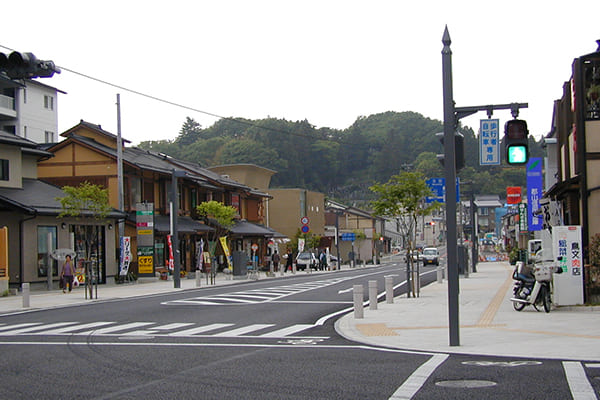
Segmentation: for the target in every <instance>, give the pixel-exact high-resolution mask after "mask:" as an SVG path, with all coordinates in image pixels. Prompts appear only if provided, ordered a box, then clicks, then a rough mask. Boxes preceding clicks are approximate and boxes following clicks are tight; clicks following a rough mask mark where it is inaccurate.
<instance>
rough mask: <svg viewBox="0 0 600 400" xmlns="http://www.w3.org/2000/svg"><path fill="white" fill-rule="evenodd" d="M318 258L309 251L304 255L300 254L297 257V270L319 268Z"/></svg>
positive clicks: (304, 252) (303, 253)
mask: <svg viewBox="0 0 600 400" xmlns="http://www.w3.org/2000/svg"><path fill="white" fill-rule="evenodd" d="M317 263H318V261H317V257H315V255H314V254H313V253H311V252H309V251H303V252H302V253H298V256H297V257H296V269H298V270H301V271H303V270H305V269H306V267H307V266H308V267H309V268H314V269H316V268H317Z"/></svg>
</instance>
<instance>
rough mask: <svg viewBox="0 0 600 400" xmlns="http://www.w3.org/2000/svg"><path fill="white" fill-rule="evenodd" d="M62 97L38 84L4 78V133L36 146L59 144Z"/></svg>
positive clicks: (0, 89) (0, 118)
mask: <svg viewBox="0 0 600 400" xmlns="http://www.w3.org/2000/svg"><path fill="white" fill-rule="evenodd" d="M58 93H63V94H65V92H63V91H61V90H58V89H56V88H54V87H52V86H48V85H45V84H43V83H40V82H38V81H34V80H30V79H26V80H21V81H12V80H9V79H3V78H0V130H2V131H3V132H8V133H12V134H13V135H17V136H20V137H22V138H25V139H29V140H31V141H33V142H36V143H55V142H57V141H58Z"/></svg>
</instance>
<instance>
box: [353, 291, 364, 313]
mask: <svg viewBox="0 0 600 400" xmlns="http://www.w3.org/2000/svg"><path fill="white" fill-rule="evenodd" d="M352 298H353V300H354V318H356V319H361V318H364V309H363V286H362V285H354V286H353V287H352Z"/></svg>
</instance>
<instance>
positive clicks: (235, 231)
mask: <svg viewBox="0 0 600 400" xmlns="http://www.w3.org/2000/svg"><path fill="white" fill-rule="evenodd" d="M229 232H231V234H232V235H238V236H263V237H274V236H275V235H276V234H277V233H278V232H276V231H274V230H273V229H270V228H267V227H266V226H263V225H259V224H254V223H252V222H248V221H246V220H240V221H236V223H235V225H234V226H233V227H231V228H230V229H229Z"/></svg>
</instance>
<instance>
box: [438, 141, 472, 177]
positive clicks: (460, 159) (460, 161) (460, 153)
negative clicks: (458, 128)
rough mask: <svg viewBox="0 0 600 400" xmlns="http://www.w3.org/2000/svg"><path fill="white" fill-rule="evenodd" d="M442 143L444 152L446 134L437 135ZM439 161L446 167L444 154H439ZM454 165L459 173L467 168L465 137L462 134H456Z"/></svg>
mask: <svg viewBox="0 0 600 400" xmlns="http://www.w3.org/2000/svg"><path fill="white" fill-rule="evenodd" d="M435 136H437V137H438V139H439V140H440V143H442V150H443V149H444V132H439V133H436V134H435ZM437 159H438V161H439V162H440V164H442V166H444V165H445V164H444V161H445V160H444V154H438V155H437ZM454 165H455V166H456V171H457V172H458V171H459V170H461V169H462V168H463V167H464V166H465V137H464V136H463V134H462V133H459V132H454Z"/></svg>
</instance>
